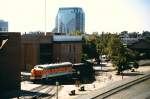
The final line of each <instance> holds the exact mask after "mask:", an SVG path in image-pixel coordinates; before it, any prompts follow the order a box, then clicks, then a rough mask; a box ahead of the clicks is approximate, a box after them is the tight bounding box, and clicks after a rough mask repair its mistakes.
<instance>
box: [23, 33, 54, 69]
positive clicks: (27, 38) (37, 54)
mask: <svg viewBox="0 0 150 99" xmlns="http://www.w3.org/2000/svg"><path fill="white" fill-rule="evenodd" d="M21 58H22V60H21V70H31V69H32V68H33V66H34V65H36V64H45V63H51V62H52V35H50V33H47V35H44V33H36V34H24V35H22V37H21Z"/></svg>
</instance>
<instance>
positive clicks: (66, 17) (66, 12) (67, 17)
mask: <svg viewBox="0 0 150 99" xmlns="http://www.w3.org/2000/svg"><path fill="white" fill-rule="evenodd" d="M84 27H85V16H84V12H83V10H82V8H78V7H75V8H74V7H73V8H70V7H69V8H59V11H58V13H57V16H56V27H55V28H56V32H57V33H71V32H75V31H80V32H82V33H84Z"/></svg>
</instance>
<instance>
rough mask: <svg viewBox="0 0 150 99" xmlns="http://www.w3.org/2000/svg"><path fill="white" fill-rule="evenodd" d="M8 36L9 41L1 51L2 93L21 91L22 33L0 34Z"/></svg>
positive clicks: (0, 86)
mask: <svg viewBox="0 0 150 99" xmlns="http://www.w3.org/2000/svg"><path fill="white" fill-rule="evenodd" d="M3 35H5V36H8V41H7V42H6V43H5V44H4V46H3V47H2V48H1V49H0V91H1V92H4V91H8V90H19V89H20V77H21V76H20V62H21V60H20V59H21V57H20V55H21V47H20V45H21V44H20V40H21V39H20V33H14V32H7V33H6V32H5V33H1V32H0V38H2V36H3Z"/></svg>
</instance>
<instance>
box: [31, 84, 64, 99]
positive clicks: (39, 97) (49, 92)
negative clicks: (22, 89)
mask: <svg viewBox="0 0 150 99" xmlns="http://www.w3.org/2000/svg"><path fill="white" fill-rule="evenodd" d="M45 87H46V88H47V89H46V88H45ZM43 88H44V89H46V90H45V91H44V92H41V93H38V94H36V95H34V96H32V99H43V98H44V99H50V98H52V97H53V96H55V95H56V86H48V85H47V86H41V87H39V88H37V89H38V91H39V89H42V90H44V89H43ZM61 88H62V87H61V86H59V87H58V90H60V89H61ZM37 89H36V91H37ZM45 95H46V96H45Z"/></svg>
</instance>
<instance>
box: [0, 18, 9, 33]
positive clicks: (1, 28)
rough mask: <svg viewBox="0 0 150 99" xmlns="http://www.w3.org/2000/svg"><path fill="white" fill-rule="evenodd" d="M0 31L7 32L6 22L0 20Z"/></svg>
mask: <svg viewBox="0 0 150 99" xmlns="http://www.w3.org/2000/svg"><path fill="white" fill-rule="evenodd" d="M0 32H8V22H6V21H4V20H0Z"/></svg>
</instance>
